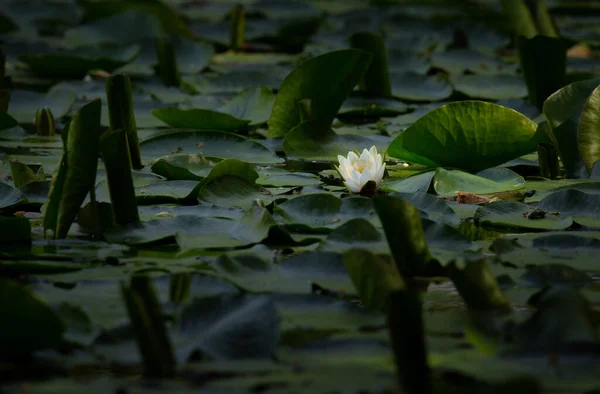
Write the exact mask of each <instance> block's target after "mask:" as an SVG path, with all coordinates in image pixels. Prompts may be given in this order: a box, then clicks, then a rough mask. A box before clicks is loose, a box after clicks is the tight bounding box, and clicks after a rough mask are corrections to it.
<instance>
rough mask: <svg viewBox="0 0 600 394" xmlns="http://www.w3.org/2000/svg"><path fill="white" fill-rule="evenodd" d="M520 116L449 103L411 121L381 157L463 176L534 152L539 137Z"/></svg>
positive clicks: (493, 106) (480, 105) (494, 108)
mask: <svg viewBox="0 0 600 394" xmlns="http://www.w3.org/2000/svg"><path fill="white" fill-rule="evenodd" d="M536 130H537V124H536V123H535V122H533V121H531V120H529V119H528V118H527V117H525V116H524V115H522V114H520V113H518V112H516V111H514V110H512V109H509V108H505V107H502V106H500V105H496V104H491V103H486V102H482V101H462V102H458V103H450V104H447V105H444V106H443V107H440V108H438V109H435V110H433V111H431V112H429V113H427V114H426V115H425V116H423V117H422V118H420V119H419V120H417V121H416V122H415V123H414V124H413V125H412V126H410V127H409V128H408V129H406V130H405V131H404V132H403V133H402V134H400V135H399V136H398V137H396V138H395V139H394V141H392V143H391V144H390V146H389V147H388V149H387V154H388V155H390V156H392V157H396V158H398V159H402V160H406V161H409V162H412V163H415V164H424V165H427V166H447V167H455V168H460V169H464V170H468V171H480V170H483V169H485V168H488V167H493V166H496V165H499V164H502V163H505V162H507V161H509V160H512V159H514V158H517V157H519V156H522V155H525V154H527V153H530V152H532V151H534V150H535V149H536V146H537V144H538V142H541V141H542V136H541V135H539V134H537V133H536Z"/></svg>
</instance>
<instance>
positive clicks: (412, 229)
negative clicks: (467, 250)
mask: <svg viewBox="0 0 600 394" xmlns="http://www.w3.org/2000/svg"><path fill="white" fill-rule="evenodd" d="M373 204H374V205H375V212H377V215H378V216H379V219H380V220H381V224H382V225H383V231H384V233H385V237H386V239H387V242H388V244H389V246H390V250H391V251H392V256H393V257H394V261H395V262H396V266H397V267H398V271H399V272H400V273H401V274H402V275H405V276H408V277H412V276H415V275H417V274H418V273H419V272H421V271H422V269H423V268H424V267H425V265H426V264H427V263H428V262H429V261H430V260H431V255H430V253H429V248H428V246H427V241H426V240H425V233H424V232H423V226H422V225H421V216H420V214H419V211H418V210H417V208H415V207H414V206H413V205H412V204H411V203H409V202H408V201H406V200H403V199H401V198H399V197H392V196H379V197H375V198H373Z"/></svg>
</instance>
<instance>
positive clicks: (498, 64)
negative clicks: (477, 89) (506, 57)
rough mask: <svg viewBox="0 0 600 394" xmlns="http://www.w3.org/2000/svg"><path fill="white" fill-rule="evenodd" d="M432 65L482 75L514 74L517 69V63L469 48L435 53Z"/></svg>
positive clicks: (453, 72)
mask: <svg viewBox="0 0 600 394" xmlns="http://www.w3.org/2000/svg"><path fill="white" fill-rule="evenodd" d="M431 65H432V66H434V67H438V68H441V69H443V70H445V71H448V72H449V73H450V74H453V75H459V74H463V73H464V72H465V71H470V72H472V73H475V74H480V75H498V74H508V75H514V74H515V73H516V69H517V67H516V66H515V65H511V64H507V63H505V62H503V61H501V60H500V59H498V58H493V57H490V56H486V55H483V54H481V53H478V52H475V51H472V50H469V49H454V50H450V51H448V52H437V53H434V54H433V55H432V57H431ZM521 79H522V78H521ZM525 95H527V94H525Z"/></svg>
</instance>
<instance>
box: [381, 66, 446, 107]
mask: <svg viewBox="0 0 600 394" xmlns="http://www.w3.org/2000/svg"><path fill="white" fill-rule="evenodd" d="M390 81H391V84H392V93H393V95H394V97H397V98H399V99H403V100H410V101H441V100H445V99H447V98H448V97H450V96H451V95H452V91H453V89H452V85H451V84H450V82H448V81H447V80H446V79H445V78H442V77H435V76H431V77H430V76H427V75H421V74H416V73H413V72H405V73H400V74H390Z"/></svg>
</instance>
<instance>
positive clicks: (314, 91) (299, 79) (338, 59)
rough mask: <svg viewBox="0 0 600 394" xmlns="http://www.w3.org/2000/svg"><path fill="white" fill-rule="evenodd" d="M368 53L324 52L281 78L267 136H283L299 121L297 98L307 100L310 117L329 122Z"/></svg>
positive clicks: (366, 64)
mask: <svg viewBox="0 0 600 394" xmlns="http://www.w3.org/2000/svg"><path fill="white" fill-rule="evenodd" d="M371 57H372V56H371V54H370V53H368V52H364V51H361V50H358V49H347V50H342V51H335V52H331V53H326V54H324V55H321V56H317V57H315V58H312V59H309V60H307V61H305V62H304V63H302V64H300V65H299V66H298V67H297V68H296V69H294V70H293V71H292V72H291V73H290V74H289V75H288V76H287V77H286V78H285V80H284V81H283V83H282V84H281V88H280V89H279V93H278V94H277V97H276V99H275V104H273V111H272V112H271V119H270V121H269V137H283V136H284V135H286V134H287V133H288V131H290V130H291V129H292V128H294V127H295V126H296V125H297V124H298V123H300V121H301V120H302V119H301V118H300V112H299V111H298V106H297V105H298V101H299V100H303V99H310V100H312V102H313V106H314V109H315V113H314V114H313V115H314V118H315V119H317V120H321V121H323V122H324V123H327V124H329V125H330V124H331V123H332V122H333V118H334V117H335V116H336V114H337V113H338V110H339V109H340V107H341V106H342V103H343V102H344V100H345V99H346V96H347V95H348V94H349V93H350V92H351V91H352V89H353V88H354V86H356V84H357V83H358V80H359V79H360V77H361V76H362V75H363V74H364V73H365V71H366V70H367V68H368V67H369V63H370V62H371Z"/></svg>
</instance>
